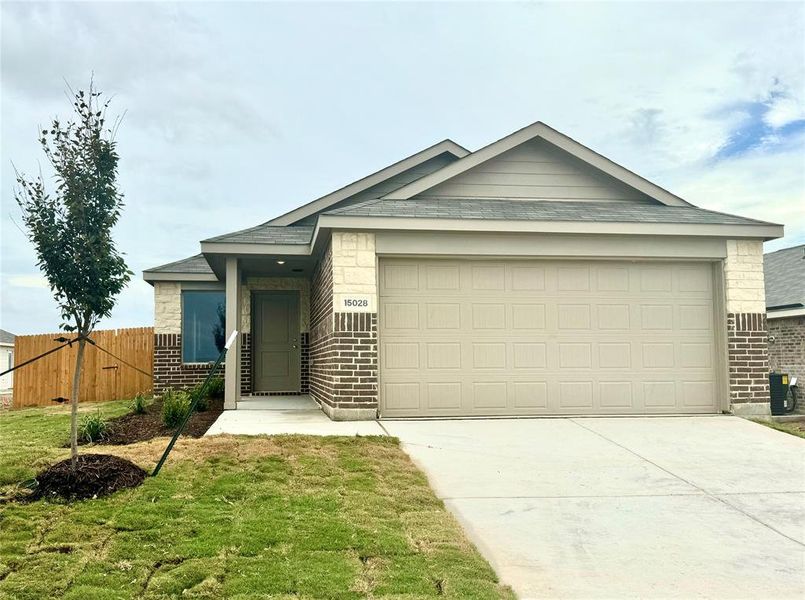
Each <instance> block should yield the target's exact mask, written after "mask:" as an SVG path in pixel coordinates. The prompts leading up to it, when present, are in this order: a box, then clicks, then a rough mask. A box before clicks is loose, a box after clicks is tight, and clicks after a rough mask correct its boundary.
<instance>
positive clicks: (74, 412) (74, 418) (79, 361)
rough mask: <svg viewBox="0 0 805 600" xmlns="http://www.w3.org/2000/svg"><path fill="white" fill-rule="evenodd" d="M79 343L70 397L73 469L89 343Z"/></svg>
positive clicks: (82, 340) (83, 340)
mask: <svg viewBox="0 0 805 600" xmlns="http://www.w3.org/2000/svg"><path fill="white" fill-rule="evenodd" d="M79 335H81V336H82V337H81V339H80V340H79V342H78V353H77V354H76V356H75V371H74V372H73V393H72V395H71V396H70V458H71V459H72V465H73V468H75V466H76V461H77V459H78V390H79V386H80V383H81V367H82V366H83V365H84V346H85V345H86V343H87V341H86V340H85V339H84V338H83V334H79Z"/></svg>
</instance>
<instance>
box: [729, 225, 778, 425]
mask: <svg viewBox="0 0 805 600" xmlns="http://www.w3.org/2000/svg"><path fill="white" fill-rule="evenodd" d="M724 280H725V292H726V294H725V295H726V304H727V361H728V367H729V393H730V407H731V409H732V411H733V412H734V413H736V414H741V415H753V414H757V415H766V414H769V380H768V374H769V347H768V331H767V323H766V294H765V290H764V285H763V242H760V241H755V240H728V241H727V257H726V259H725V260H724Z"/></svg>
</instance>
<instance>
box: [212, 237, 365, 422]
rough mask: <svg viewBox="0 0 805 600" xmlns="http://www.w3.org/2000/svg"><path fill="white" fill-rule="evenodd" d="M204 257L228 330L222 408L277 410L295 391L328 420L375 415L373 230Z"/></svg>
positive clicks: (352, 419) (358, 418)
mask: <svg viewBox="0 0 805 600" xmlns="http://www.w3.org/2000/svg"><path fill="white" fill-rule="evenodd" d="M202 249H204V246H203V245H202ZM205 257H206V258H207V260H208V262H209V264H210V267H211V268H212V270H213V271H214V272H215V274H216V276H217V278H218V280H219V281H220V282H222V283H223V286H222V287H223V289H224V292H225V309H224V311H225V319H224V322H225V328H226V338H228V337H229V336H230V335H231V334H232V333H233V332H234V331H237V332H238V336H237V338H236V343H235V344H234V346H233V347H232V348H231V349H230V351H229V353H228V354H227V356H226V364H225V394H224V408H225V409H227V410H235V409H238V410H241V411H244V410H245V411H250V409H249V408H248V407H250V406H258V405H259V406H261V409H262V408H264V407H268V408H267V410H274V409H282V410H285V409H289V408H288V406H286V405H287V404H288V403H289V402H290V403H291V405H293V404H294V402H293V400H292V399H289V398H288V397H290V396H304V397H306V398H307V399H308V400H311V399H312V400H311V401H313V402H315V403H316V407H315V408H316V410H319V409H320V410H321V411H324V414H325V415H326V417H329V418H330V419H332V420H334V421H355V420H369V421H371V420H374V419H375V418H376V417H377V313H376V306H377V301H376V272H375V262H376V257H375V248H374V237H373V236H371V235H368V234H344V233H340V232H337V233H333V236H332V240H328V241H327V244H326V245H325V246H323V247H322V248H321V250H320V251H319V252H318V253H312V254H300V253H298V252H295V253H294V252H288V253H285V254H283V253H282V251H280V250H279V248H277V252H276V253H272V254H266V253H262V252H260V249H254V253H253V254H244V253H242V250H241V251H240V252H238V253H228V252H225V251H224V252H220V253H215V254H213V253H209V254H208V253H206V252H205ZM219 285H220V283H219ZM262 396H266V397H268V398H269V400H268V403H266V404H261V403H260V402H259V398H258V397H262ZM276 396H282V397H283V399H282V400H278V401H277V403H273V404H272V401H271V400H270V399H271V398H272V397H276ZM299 409H300V407H299V406H293V408H292V410H299ZM312 409H313V407H311V410H312ZM289 410H290V409H289ZM241 418H242V419H245V418H246V417H241ZM372 431H374V430H372Z"/></svg>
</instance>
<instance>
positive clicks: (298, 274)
mask: <svg viewBox="0 0 805 600" xmlns="http://www.w3.org/2000/svg"><path fill="white" fill-rule="evenodd" d="M201 249H202V253H203V255H204V258H205V259H206V260H207V262H208V263H209V265H210V268H211V269H212V270H213V273H214V275H215V277H216V278H217V280H218V281H221V282H223V283H224V287H225V290H226V329H227V336H229V335H231V334H232V332H234V331H237V332H238V336H237V342H236V343H235V345H234V346H233V348H232V349H231V350H230V352H229V354H228V355H227V357H226V371H225V394H224V406H225V408H227V409H234V408H236V407H237V403H238V402H239V401H240V400H241V398H242V396H243V395H244V393H249V394H253V393H260V394H279V393H284V392H287V393H292V394H297V393H301V392H302V391H303V388H302V383H303V382H302V372H303V365H302V355H303V352H304V343H303V341H304V339H306V338H303V336H305V335H307V333H306V332H305V329H306V325H307V323H309V313H310V309H309V304H310V302H309V295H310V294H309V290H310V280H311V276H312V273H313V270H314V268H315V259H314V258H313V256H311V252H310V251H311V246H310V244H308V243H304V244H259V243H258V244H254V243H226V242H223V243H221V242H214V241H205V242H202V244H201ZM246 352H248V353H249V356H248V358H247V359H244V353H246ZM264 363H265V364H264ZM244 364H246V365H247V366H246V368H244Z"/></svg>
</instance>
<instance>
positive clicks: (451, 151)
mask: <svg viewBox="0 0 805 600" xmlns="http://www.w3.org/2000/svg"><path fill="white" fill-rule="evenodd" d="M468 154H469V150H467V149H466V148H463V147H461V146H459V145H458V144H456V143H455V142H454V141H452V140H444V141H442V142H439V143H438V144H434V145H433V146H430V147H428V148H425V149H424V150H422V151H420V152H417V153H416V154H412V155H411V156H409V157H407V158H404V159H402V160H401V161H398V162H396V163H394V164H392V165H389V166H388V167H386V168H384V169H381V170H380V171H377V172H376V173H372V174H371V175H368V176H366V177H364V178H362V179H359V180H358V181H355V182H353V183H350V184H349V185H347V186H344V187H342V188H341V189H338V190H336V191H334V192H332V193H330V194H327V195H326V196H322V197H321V198H318V199H316V200H313V201H312V202H308V203H307V204H305V205H303V206H300V207H299V208H295V209H294V210H292V211H290V212H287V213H285V214H284V215H281V216H279V217H277V218H275V219H272V220H271V221H269V222H268V224H270V225H274V226H286V225H293V224H294V223H297V222H299V221H301V220H302V219H305V218H307V217H310V216H312V215H315V214H317V213H319V212H321V211H323V210H326V209H328V208H330V207H332V206H334V205H336V204H338V203H340V202H342V201H344V200H347V199H349V198H351V197H352V196H355V195H356V194H362V193H364V192H367V191H368V190H370V189H372V188H379V189H378V190H377V195H376V196H374V197H380V196H381V195H383V194H384V193H387V192H390V191H393V190H394V189H396V188H399V187H401V186H404V185H406V184H408V183H410V182H411V181H414V180H416V179H419V178H421V177H422V176H423V175H427V174H428V173H432V172H434V171H435V170H438V169H439V168H441V167H443V166H444V165H445V164H448V163H450V162H453V161H455V160H458V159H460V158H462V157H464V156H467V155H468ZM440 160H441V161H442V162H439V161H440ZM428 165H432V166H430V168H427V166H428ZM423 168H424V170H423ZM406 173H408V174H409V175H413V177H410V176H409V177H408V178H406V177H405V174H406ZM384 184H386V185H388V184H391V185H392V186H393V187H385V188H382V187H381V186H383V185H384ZM365 199H366V198H365V197H362V198H361V199H360V200H365ZM360 200H359V201H360Z"/></svg>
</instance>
